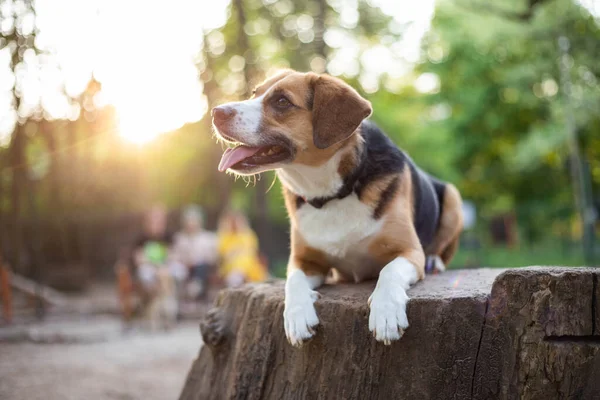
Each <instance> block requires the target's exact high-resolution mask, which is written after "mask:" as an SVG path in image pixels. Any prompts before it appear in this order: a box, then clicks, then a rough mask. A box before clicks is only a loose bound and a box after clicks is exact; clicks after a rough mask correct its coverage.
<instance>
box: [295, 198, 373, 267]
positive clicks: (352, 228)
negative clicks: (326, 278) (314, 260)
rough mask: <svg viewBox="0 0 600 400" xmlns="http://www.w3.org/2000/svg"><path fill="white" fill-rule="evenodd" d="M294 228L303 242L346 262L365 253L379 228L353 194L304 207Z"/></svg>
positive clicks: (369, 210)
mask: <svg viewBox="0 0 600 400" xmlns="http://www.w3.org/2000/svg"><path fill="white" fill-rule="evenodd" d="M296 217H297V229H298V231H299V233H300V235H301V236H302V238H303V239H304V240H305V241H306V243H307V244H308V245H309V246H311V247H313V248H315V249H318V250H321V251H323V252H325V253H326V254H328V255H330V256H332V257H335V258H338V259H346V258H349V257H351V256H359V255H360V254H361V253H362V254H365V253H366V252H367V242H368V240H369V238H370V237H371V236H373V235H374V234H375V233H377V232H378V231H379V230H380V229H381V225H382V221H381V220H379V221H376V220H374V219H373V210H372V209H371V207H369V206H367V205H366V204H364V203H362V202H361V201H360V200H359V199H358V197H357V196H356V194H354V193H353V194H351V195H350V196H348V197H345V198H343V199H341V200H332V201H330V202H328V203H327V204H325V205H324V206H323V207H322V208H320V209H317V208H314V207H312V206H310V205H309V204H304V205H303V206H302V207H300V209H298V211H297V213H296Z"/></svg>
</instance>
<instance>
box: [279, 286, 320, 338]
mask: <svg viewBox="0 0 600 400" xmlns="http://www.w3.org/2000/svg"><path fill="white" fill-rule="evenodd" d="M318 298H319V293H317V292H315V291H314V290H311V291H310V292H308V293H305V294H303V295H302V296H298V295H296V296H294V298H289V299H286V303H285V310H284V311H283V321H284V327H285V335H286V336H287V338H288V341H289V342H290V344H291V345H292V346H296V347H300V346H302V343H304V341H306V340H308V339H310V338H311V337H312V336H313V335H314V333H315V331H314V329H313V328H314V327H315V326H317V325H318V324H319V318H318V317H317V311H316V310H315V306H314V304H313V303H314V302H315V301H316V300H317V299H318Z"/></svg>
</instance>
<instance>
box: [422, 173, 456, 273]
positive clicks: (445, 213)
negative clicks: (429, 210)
mask: <svg viewBox="0 0 600 400" xmlns="http://www.w3.org/2000/svg"><path fill="white" fill-rule="evenodd" d="M461 204H462V199H461V197H460V193H459V192H458V189H456V187H455V186H454V185H452V184H447V185H446V189H445V191H444V204H443V205H442V215H440V225H439V228H438V230H437V232H436V234H435V237H434V239H433V242H432V243H431V245H430V246H429V248H428V249H427V254H432V255H433V254H435V255H438V256H440V258H441V259H442V261H443V262H444V264H446V265H448V264H449V263H450V261H451V260H452V257H454V254H455V253H456V250H458V242H459V239H460V233H461V232H462V229H463V216H462V210H461Z"/></svg>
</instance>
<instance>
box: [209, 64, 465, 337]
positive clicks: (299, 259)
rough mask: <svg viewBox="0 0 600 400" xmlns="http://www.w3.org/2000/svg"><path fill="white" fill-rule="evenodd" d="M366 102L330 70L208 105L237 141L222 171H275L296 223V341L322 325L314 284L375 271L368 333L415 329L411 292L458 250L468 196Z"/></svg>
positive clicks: (289, 313)
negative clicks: (418, 160)
mask: <svg viewBox="0 0 600 400" xmlns="http://www.w3.org/2000/svg"><path fill="white" fill-rule="evenodd" d="M371 111H372V110H371V104H370V103H369V102H368V101H367V100H366V99H364V98H362V97H361V96H360V95H359V94H358V93H357V92H356V91H355V90H354V89H353V88H352V87H350V86H349V85H347V84H346V83H344V82H343V81H341V80H339V79H336V78H333V77H331V76H328V75H317V74H314V73H311V72H309V73H299V72H295V71H289V70H288V71H284V72H282V73H280V74H278V75H276V76H274V77H272V78H270V79H267V80H266V81H265V82H264V83H262V84H261V85H259V86H258V87H257V88H256V90H255V91H254V95H253V97H252V98H251V99H249V100H246V101H241V102H234V103H227V104H224V105H221V106H219V107H215V108H214V109H213V111H212V116H213V124H214V126H215V128H216V130H217V133H218V135H219V136H220V138H221V139H222V140H223V141H225V142H227V143H229V144H231V145H232V146H233V147H232V148H228V149H227V150H226V151H225V153H224V154H223V157H222V158H221V162H220V164H219V170H220V171H225V170H230V171H233V172H234V173H236V174H240V175H253V174H256V173H260V172H262V171H267V170H276V171H277V176H278V177H279V179H280V181H281V182H282V184H283V192H284V197H285V203H286V208H287V211H288V214H289V217H290V222H291V242H292V248H291V255H290V259H289V263H288V270H287V281H286V286H285V309H284V326H285V333H286V335H287V338H288V340H289V341H290V343H291V344H292V345H294V346H299V345H301V344H302V343H303V341H305V340H307V339H309V338H310V337H312V336H313V335H314V329H313V328H314V327H315V326H316V325H317V324H318V323H319V319H318V317H317V314H316V311H315V307H314V304H313V303H314V302H315V301H316V299H317V297H318V294H317V292H315V291H314V289H316V288H317V287H319V286H320V285H321V284H322V283H323V282H324V280H325V277H326V276H327V275H328V273H329V272H330V270H331V269H332V268H333V272H334V273H335V275H336V276H337V277H339V279H342V280H345V281H355V282H360V281H363V280H367V279H375V278H378V282H377V286H376V288H375V290H374V291H373V294H372V295H371V297H370V298H369V307H370V309H371V312H370V316H369V330H370V331H371V332H372V333H373V335H374V336H375V339H376V340H378V341H381V342H383V343H385V344H390V343H391V341H393V340H397V339H400V337H401V336H402V334H403V332H404V330H405V329H406V328H407V327H408V318H407V315H406V304H407V302H408V296H407V294H406V290H408V288H409V287H410V286H411V285H412V284H414V283H416V282H417V281H418V280H420V279H422V278H423V277H424V274H425V271H426V270H429V269H431V270H433V269H437V270H443V269H444V268H445V265H447V264H448V263H449V262H450V260H451V259H452V257H453V255H454V253H455V252H456V249H457V247H458V240H459V236H460V232H461V230H462V213H461V197H460V194H459V192H458V190H457V189H456V188H455V187H454V186H453V185H451V184H449V183H445V182H441V181H439V180H437V179H435V178H433V177H432V176H430V175H428V174H427V173H425V172H424V171H422V170H421V169H419V168H418V167H417V166H416V165H415V164H414V163H413V161H412V160H411V159H410V157H409V156H408V155H407V154H406V153H404V152H403V151H402V150H400V149H398V147H396V145H394V143H393V142H392V141H391V140H390V139H389V138H388V137H387V136H386V135H385V134H384V133H383V132H382V131H381V129H379V128H378V127H377V126H376V125H375V124H374V123H372V122H370V121H367V120H366V119H367V118H368V117H369V116H370V115H371Z"/></svg>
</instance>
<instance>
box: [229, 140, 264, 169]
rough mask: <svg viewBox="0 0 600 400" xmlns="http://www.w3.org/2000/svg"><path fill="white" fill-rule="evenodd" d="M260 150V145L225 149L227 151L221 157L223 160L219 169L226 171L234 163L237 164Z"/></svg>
mask: <svg viewBox="0 0 600 400" xmlns="http://www.w3.org/2000/svg"><path fill="white" fill-rule="evenodd" d="M259 150H260V147H248V146H243V145H242V146H238V147H236V148H234V149H227V150H225V153H223V156H222V157H221V162H220V163H219V171H221V172H223V171H225V170H226V169H227V168H229V167H231V166H232V165H235V164H237V163H239V162H240V161H242V160H244V159H246V158H248V157H251V156H253V155H255V154H256V153H258V151H259Z"/></svg>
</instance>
